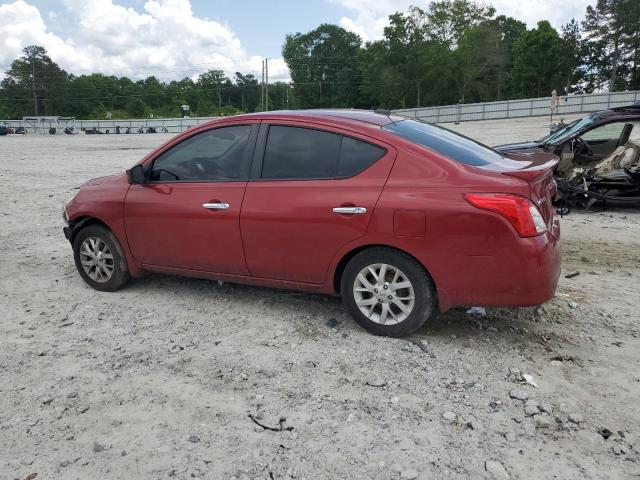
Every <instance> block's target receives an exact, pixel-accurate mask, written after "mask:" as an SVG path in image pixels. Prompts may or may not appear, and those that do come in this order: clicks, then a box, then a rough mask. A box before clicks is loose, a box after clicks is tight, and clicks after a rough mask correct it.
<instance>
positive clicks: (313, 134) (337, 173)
mask: <svg viewBox="0 0 640 480" xmlns="http://www.w3.org/2000/svg"><path fill="white" fill-rule="evenodd" d="M385 152H386V151H385V150H384V149H382V148H380V147H376V146H375V145H371V144H369V143H366V142H362V141H360V140H356V139H354V138H350V137H344V136H342V135H339V134H336V133H330V132H325V131H322V130H314V129H310V128H303V127H285V126H279V125H274V126H271V127H270V128H269V136H268V138H267V144H266V147H265V152H264V160H263V164H262V178H263V179H272V180H295V179H299V180H304V179H331V178H345V177H351V176H354V175H356V174H358V173H360V172H362V171H363V170H365V169H367V168H368V167H369V166H371V165H372V164H373V163H375V162H376V160H378V159H379V158H380V157H382V156H383V155H384V153H385Z"/></svg>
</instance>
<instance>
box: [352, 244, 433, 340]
mask: <svg viewBox="0 0 640 480" xmlns="http://www.w3.org/2000/svg"><path fill="white" fill-rule="evenodd" d="M341 293H342V300H343V302H344V304H345V306H346V308H347V310H348V311H349V313H350V314H351V316H352V317H353V318H354V319H355V320H356V321H357V322H358V323H359V324H360V325H361V326H362V327H364V328H365V329H367V330H368V331H370V332H371V333H374V334H376V335H387V336H391V337H399V336H404V335H408V334H410V333H413V332H414V331H416V330H417V329H418V328H420V327H421V326H422V325H423V324H424V323H425V322H426V321H427V319H428V318H429V316H430V315H431V314H432V312H433V311H434V310H435V307H436V296H435V291H434V288H433V284H432V282H431V279H430V278H429V276H428V275H427V272H426V271H425V270H424V268H423V267H422V265H420V264H419V263H418V262H417V261H416V260H414V259H413V258H411V257H410V256H408V255H406V254H404V253H402V252H399V251H397V250H392V249H390V248H370V249H367V250H364V251H363V252H361V253H359V254H357V255H356V256H354V257H353V258H352V259H351V260H350V261H349V263H348V264H347V267H346V268H345V270H344V273H343V274H342V281H341Z"/></svg>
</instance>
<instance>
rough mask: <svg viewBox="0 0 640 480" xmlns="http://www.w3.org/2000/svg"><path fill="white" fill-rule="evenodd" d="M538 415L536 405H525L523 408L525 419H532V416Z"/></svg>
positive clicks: (538, 410)
mask: <svg viewBox="0 0 640 480" xmlns="http://www.w3.org/2000/svg"><path fill="white" fill-rule="evenodd" d="M539 413H540V409H539V408H538V406H537V405H526V406H525V407H524V414H525V415H526V416H527V417H533V416H534V415H537V414H539Z"/></svg>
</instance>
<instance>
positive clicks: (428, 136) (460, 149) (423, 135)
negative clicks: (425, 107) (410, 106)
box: [383, 120, 504, 167]
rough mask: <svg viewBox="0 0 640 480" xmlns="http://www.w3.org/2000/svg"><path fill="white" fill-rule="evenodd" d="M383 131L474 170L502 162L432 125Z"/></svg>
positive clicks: (405, 123)
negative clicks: (471, 166) (474, 168)
mask: <svg viewBox="0 0 640 480" xmlns="http://www.w3.org/2000/svg"><path fill="white" fill-rule="evenodd" d="M383 128H384V130H386V131H387V132H390V133H394V134H396V135H398V136H399V137H402V138H404V139H406V140H409V141H410V142H413V143H417V144H418V145H422V146H423V147H427V148H429V149H431V150H433V151H435V152H438V153H441V154H443V155H446V156H447V157H449V158H451V159H452V160H455V161H456V162H460V163H465V164H467V165H473V166H474V167H482V166H485V165H490V164H492V163H498V162H502V161H504V155H502V154H501V153H500V152H498V151H496V150H493V149H492V148H489V147H487V146H486V145H483V144H482V143H480V142H476V141H475V140H472V139H470V138H469V137H465V136H464V135H460V134H459V133H455V132H452V131H451V130H447V129H446V128H443V127H439V126H438V125H434V124H433V123H425V122H418V121H416V120H401V121H399V122H394V123H390V124H388V125H385V126H384V127H383Z"/></svg>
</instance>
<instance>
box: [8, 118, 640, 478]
mask: <svg viewBox="0 0 640 480" xmlns="http://www.w3.org/2000/svg"><path fill="white" fill-rule="evenodd" d="M505 125H507V124H505ZM507 126H508V125H507ZM507 126H505V128H504V129H498V130H496V131H497V132H499V134H500V135H504V132H505V131H507V130H506V128H507ZM477 128H479V126H477ZM492 128H493V127H492ZM489 133H491V129H490V128H487V129H486V130H485V134H489ZM166 138H167V137H166V136H163V135H140V136H134V135H130V136H115V135H109V136H107V135H101V136H87V137H84V136H73V137H70V136H65V137H35V136H27V137H6V138H2V139H0V149H2V150H1V151H2V155H0V175H1V181H2V185H3V187H4V188H3V196H2V200H1V201H2V215H0V271H1V272H2V276H1V277H0V292H1V293H2V295H1V296H0V311H1V312H2V315H1V317H0V328H1V331H0V333H1V335H0V369H1V372H2V375H1V376H0V478H2V479H5V478H6V479H14V478H18V479H24V478H25V477H27V476H28V475H30V474H34V473H38V476H37V478H61V479H66V478H128V477H134V476H135V477H136V478H212V479H218V478H236V479H247V478H251V479H254V478H262V479H271V478H274V479H276V478H277V479H280V478H309V479H311V478H371V479H387V478H415V476H417V478H451V479H467V478H473V479H475V478H480V477H482V476H484V475H485V474H487V471H488V470H491V471H493V472H498V471H501V468H500V466H499V465H496V463H498V464H500V465H501V466H502V468H503V469H504V470H506V472H507V473H508V475H509V476H510V477H511V478H520V479H528V478H562V479H574V478H575V479H602V478H612V479H614V478H615V479H622V478H634V475H636V476H637V472H638V471H639V465H640V463H639V462H640V456H639V453H638V449H639V447H638V441H639V439H640V435H639V432H640V425H639V424H638V407H637V400H638V398H640V374H639V372H640V368H639V367H640V327H639V322H638V320H639V318H638V311H639V308H638V307H639V304H638V278H639V276H640V268H639V263H638V252H639V251H640V250H639V247H640V244H639V242H640V215H638V213H636V212H632V211H616V210H613V211H610V212H609V211H608V212H590V213H580V212H575V213H572V214H571V215H569V216H567V217H566V218H564V219H563V220H562V229H563V233H562V235H563V242H564V245H565V254H564V265H563V267H564V268H563V276H562V277H561V279H560V285H559V288H558V291H557V296H556V298H554V299H553V300H552V301H551V302H549V303H548V304H546V305H544V306H542V307H540V308H527V309H489V310H488V313H487V316H484V317H482V316H470V315H467V314H466V313H465V311H464V310H455V311H451V312H449V313H447V314H444V315H440V316H438V317H436V318H434V319H433V320H432V321H431V322H429V323H428V324H427V325H425V327H424V328H423V329H422V330H421V331H419V332H418V333H417V334H415V335H413V336H412V337H410V338H407V339H402V340H398V339H389V338H380V337H374V336H372V335H369V334H367V333H366V332H364V331H363V330H361V329H360V328H359V327H358V326H357V325H356V324H355V323H354V322H353V321H352V320H351V319H350V318H349V317H348V315H347V314H346V313H345V311H344V309H343V307H342V305H341V303H340V301H339V300H338V299H335V298H329V297H323V296H316V295H308V294H299V293H295V292H287V291H278V290H272V289H261V288H253V287H243V286H238V285H230V284H224V285H219V284H218V283H217V282H209V281H204V280H192V279H186V278H180V277H170V276H161V275H150V276H148V277H146V278H143V279H140V280H136V281H133V282H131V284H130V285H129V286H128V287H127V288H125V289H123V290H121V291H119V292H116V293H112V294H108V293H100V292H96V291H93V290H91V289H89V288H88V287H87V286H86V285H85V284H84V283H83V282H82V281H81V279H80V277H79V276H78V274H77V273H76V272H75V268H74V266H73V260H72V256H71V249H70V247H69V245H68V243H67V242H66V240H65V239H64V237H63V236H62V232H61V227H62V223H61V219H60V205H61V203H62V201H63V200H64V199H65V197H66V196H67V194H68V192H69V191H70V190H71V188H72V187H73V186H75V185H77V184H78V183H80V182H82V181H84V180H86V179H88V178H92V177H96V176H100V175H105V174H110V173H114V172H117V171H119V170H121V169H123V168H125V167H127V166H129V165H131V164H132V163H133V162H134V161H135V160H136V159H138V158H140V157H142V156H143V155H144V154H146V153H147V152H148V151H149V150H150V149H151V148H153V147H154V146H156V145H158V144H159V143H160V142H161V141H162V140H164V139H166ZM494 139H495V140H498V139H496V138H495V137H494ZM502 140H504V141H512V140H518V138H502ZM485 141H486V139H485ZM493 143H499V142H498V141H495V142H493ZM583 256H585V257H586V258H588V259H589V260H588V262H583V261H582V257H583ZM576 270H577V271H579V272H580V274H579V275H578V276H575V277H573V278H570V279H566V278H564V274H566V273H570V272H574V271H576ZM591 271H593V272H595V273H594V274H591V273H590V272H591ZM418 343H420V345H418ZM527 379H529V380H530V381H532V382H534V383H535V384H536V385H537V388H536V387H534V386H532V385H531V383H528V380H527ZM523 391H524V394H523V393H522V392H523ZM523 395H524V396H527V397H528V404H527V406H526V408H525V401H523V400H518V399H517V397H520V398H523ZM249 415H251V417H250V416H249ZM252 418H253V419H255V420H257V422H258V423H259V424H258V423H256V421H254V420H252ZM260 425H265V426H267V427H270V428H271V429H265V428H263V427H262V426H260ZM603 432H604V433H606V432H608V434H607V435H603ZM605 436H606V437H607V438H606V439H605Z"/></svg>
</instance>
